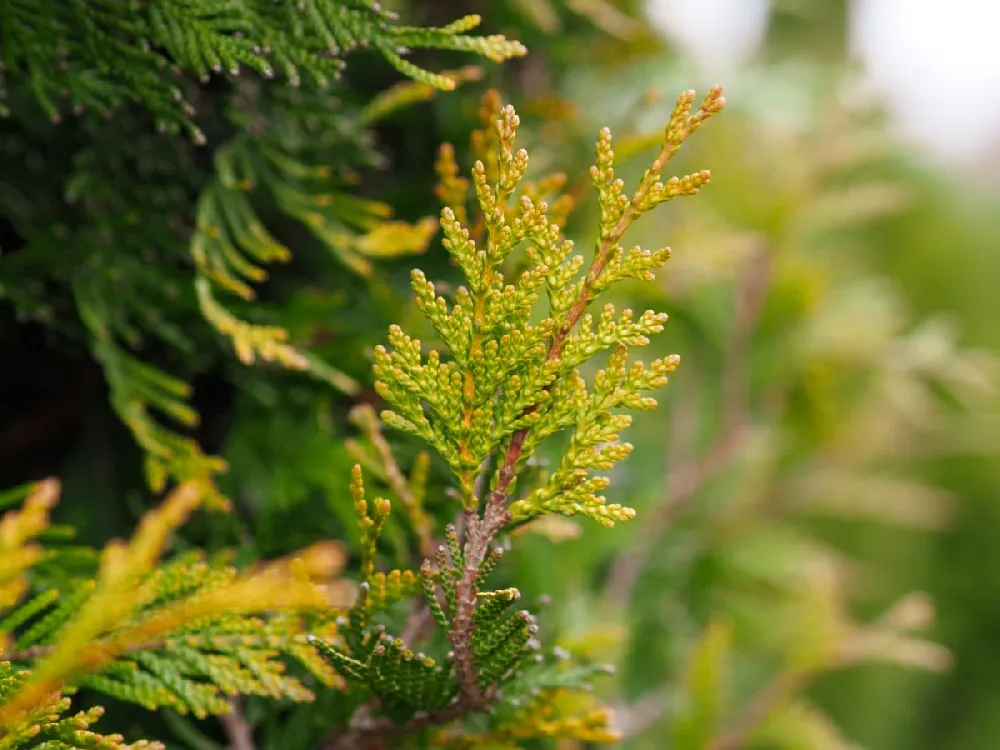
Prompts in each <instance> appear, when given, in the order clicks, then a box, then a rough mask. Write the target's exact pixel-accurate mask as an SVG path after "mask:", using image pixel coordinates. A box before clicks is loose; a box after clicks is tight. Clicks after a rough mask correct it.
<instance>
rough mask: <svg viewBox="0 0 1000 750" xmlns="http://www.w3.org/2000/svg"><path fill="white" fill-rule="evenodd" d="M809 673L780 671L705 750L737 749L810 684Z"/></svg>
mask: <svg viewBox="0 0 1000 750" xmlns="http://www.w3.org/2000/svg"><path fill="white" fill-rule="evenodd" d="M811 678H812V673H804V672H794V671H792V670H783V671H781V672H779V673H778V674H777V675H775V677H774V679H773V680H771V681H770V682H769V683H767V684H766V685H764V686H763V687H762V688H761V689H760V690H758V691H757V693H756V694H755V695H754V696H753V697H752V698H751V699H750V700H749V701H748V702H747V703H746V704H744V706H743V710H741V711H740V712H739V714H737V716H736V718H735V719H734V720H733V722H732V723H731V724H730V725H729V727H728V728H727V729H725V730H723V731H722V732H721V733H719V734H718V735H716V736H715V737H713V738H712V739H711V740H710V741H709V743H708V744H707V745H706V746H705V750H739V748H741V747H743V745H744V744H746V741H747V740H748V739H749V738H750V735H751V734H753V732H754V730H755V729H757V727H759V726H760V725H761V723H762V722H763V721H764V720H765V719H767V717H768V716H770V715H771V713H772V712H773V711H774V710H775V709H776V708H777V707H778V706H779V705H781V703H782V702H783V701H785V700H786V699H787V698H788V696H790V695H792V694H794V693H796V692H797V691H799V690H801V689H802V688H803V687H805V685H807V684H808V683H809V681H810V680H811Z"/></svg>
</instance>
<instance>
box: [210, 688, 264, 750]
mask: <svg viewBox="0 0 1000 750" xmlns="http://www.w3.org/2000/svg"><path fill="white" fill-rule="evenodd" d="M228 702H229V706H230V712H229V713H228V714H220V715H219V723H220V724H222V728H223V730H224V731H225V733H226V737H227V738H228V740H229V744H228V745H226V747H227V748H228V749H229V750H257V746H256V745H255V744H254V741H253V727H251V726H250V722H248V721H247V718H246V716H244V715H243V701H242V700H241V699H240V697H239V696H238V695H234V696H232V697H231V698H229V701H228Z"/></svg>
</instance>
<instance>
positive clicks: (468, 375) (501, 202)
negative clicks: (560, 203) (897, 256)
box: [320, 87, 724, 747]
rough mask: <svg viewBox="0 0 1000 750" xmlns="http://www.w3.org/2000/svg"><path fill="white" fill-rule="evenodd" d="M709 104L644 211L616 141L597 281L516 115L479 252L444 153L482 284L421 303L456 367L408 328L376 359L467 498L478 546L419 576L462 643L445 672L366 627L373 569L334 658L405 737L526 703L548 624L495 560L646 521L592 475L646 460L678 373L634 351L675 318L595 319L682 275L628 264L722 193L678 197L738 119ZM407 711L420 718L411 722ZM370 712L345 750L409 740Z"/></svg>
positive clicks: (403, 413) (661, 162) (485, 180)
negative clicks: (591, 530)
mask: <svg viewBox="0 0 1000 750" xmlns="http://www.w3.org/2000/svg"><path fill="white" fill-rule="evenodd" d="M694 97H695V95H694V92H686V93H685V94H683V95H682V96H681V97H680V99H679V100H678V102H677V105H676V107H675V110H674V113H673V115H672V117H671V119H670V122H669V124H668V126H667V128H666V130H665V133H664V141H663V146H662V148H661V150H660V153H659V154H658V156H657V157H656V159H655V160H654V162H653V163H652V165H651V166H650V167H649V169H647V170H646V172H645V174H644V175H643V177H642V179H641V181H640V183H639V185H638V187H637V188H636V190H635V191H634V192H633V193H632V194H631V195H627V194H626V193H625V186H624V183H623V181H622V180H621V179H619V178H617V177H616V176H615V173H614V152H613V150H612V142H611V134H610V132H609V131H608V130H607V129H604V130H602V131H601V133H600V135H599V137H598V140H597V145H596V157H597V158H596V164H595V166H594V167H592V169H591V181H592V183H593V185H594V187H595V188H596V190H597V193H598V197H599V201H600V212H601V228H600V236H599V239H598V241H597V242H596V243H595V244H596V247H595V250H594V254H593V256H592V258H591V259H590V262H589V265H587V264H586V259H585V258H584V256H582V255H578V254H574V245H573V243H572V242H571V241H570V240H568V239H566V238H565V237H564V236H563V233H562V230H561V227H560V225H559V224H558V223H555V222H554V221H553V220H552V218H551V217H550V215H549V205H548V204H547V203H546V202H545V201H543V200H541V199H540V198H535V197H532V195H529V194H526V193H529V192H535V191H534V190H530V191H529V190H528V189H525V190H522V192H521V194H520V196H518V188H519V187H520V186H521V185H522V183H523V179H524V175H525V171H526V169H527V166H528V154H527V152H526V151H525V150H524V149H515V136H516V133H517V129H518V125H519V119H518V116H517V115H516V113H515V112H514V109H513V108H512V107H510V106H507V107H503V108H502V109H500V110H499V118H498V119H497V120H496V122H495V141H496V144H497V153H496V163H495V165H494V167H495V168H492V169H491V168H489V167H487V165H486V163H484V161H482V160H480V161H477V162H476V164H475V165H474V167H473V169H472V180H471V186H472V189H473V191H474V194H475V198H476V201H477V203H478V206H479V209H480V211H481V213H482V220H481V225H480V226H481V227H482V230H483V231H482V232H476V235H477V237H476V238H475V239H474V237H473V234H474V232H473V229H472V228H470V227H469V226H468V225H467V224H466V223H465V222H464V221H462V220H460V218H459V217H463V218H464V214H465V211H464V208H463V207H462V206H461V203H462V198H463V196H464V193H465V189H466V187H467V184H466V183H464V182H463V181H461V180H458V178H457V176H456V175H457V170H456V169H455V167H454V162H453V159H452V158H451V156H450V155H451V154H452V153H453V152H451V151H447V150H444V151H442V161H441V162H440V164H439V169H440V171H441V172H442V174H443V175H444V177H445V178H447V180H446V185H445V187H444V188H443V189H442V190H441V191H440V194H441V195H442V197H446V198H447V199H448V200H449V202H452V203H454V204H455V207H452V206H449V207H446V208H445V209H444V210H443V211H442V214H441V228H442V230H443V233H444V246H445V248H446V249H447V250H448V252H449V253H450V254H451V256H452V258H453V259H454V261H455V262H456V264H457V265H458V266H459V268H460V269H461V271H462V273H463V275H464V276H465V282H466V283H465V285H464V286H461V287H459V288H458V289H457V291H456V292H455V293H454V297H453V299H451V300H448V299H445V298H444V297H443V296H440V295H439V294H438V292H437V289H436V288H435V286H434V284H433V283H432V282H431V281H429V280H428V279H427V278H426V277H425V276H424V274H423V273H422V272H420V271H419V270H415V271H414V272H413V274H412V287H413V290H414V293H415V295H416V301H417V305H418V306H419V308H420V310H421V311H422V312H423V314H424V315H425V316H426V317H427V318H428V320H429V321H430V322H431V323H432V325H433V326H434V328H435V330H436V331H437V333H438V335H439V336H440V337H441V340H442V342H443V344H444V346H445V347H446V349H447V353H448V355H449V356H447V357H446V356H444V355H442V354H441V353H440V352H439V351H438V350H437V349H431V350H430V351H429V353H427V354H426V355H425V353H424V347H423V344H422V342H421V341H419V340H417V339H414V338H412V337H411V336H409V335H408V334H407V333H405V332H404V331H403V329H402V328H401V327H399V326H392V327H391V328H390V331H389V342H388V343H389V346H388V347H385V346H379V347H377V348H376V350H375V366H374V372H375V377H376V390H377V391H378V393H379V395H381V396H382V398H383V399H385V401H386V403H387V405H388V406H389V407H390V408H389V409H386V410H385V411H383V412H382V418H383V420H384V421H385V422H386V424H388V425H389V426H391V427H394V428H396V429H399V430H402V431H404V432H408V433H410V434H413V435H416V436H417V437H419V438H421V439H423V440H425V441H427V442H428V443H429V444H430V445H431V447H433V448H434V450H435V451H437V453H438V454H439V455H440V456H441V457H442V458H443V459H444V460H445V462H447V464H448V466H449V467H450V468H451V471H452V472H453V474H454V475H455V477H456V480H457V482H458V485H459V495H460V497H461V502H462V506H463V512H464V530H463V536H462V538H461V540H460V539H459V537H458V535H457V533H456V532H455V530H454V528H449V529H448V531H447V533H446V542H447V543H446V544H444V545H441V546H440V547H439V548H438V550H437V552H436V553H435V554H434V560H433V561H432V560H425V561H424V563H423V565H422V567H421V569H420V575H419V588H420V590H421V591H422V593H423V596H424V599H425V601H426V604H427V608H428V610H429V613H430V616H431V617H432V618H433V620H434V621H435V622H436V623H437V624H438V625H439V626H440V627H442V628H444V629H446V631H447V638H448V641H449V643H450V646H451V651H450V652H449V654H448V660H447V661H448V663H447V665H446V668H442V666H441V665H435V666H434V667H433V668H431V667H429V666H427V665H426V662H424V661H423V660H422V659H421V658H420V655H417V656H414V655H413V654H412V652H411V651H409V650H408V649H407V646H406V644H405V643H403V642H402V641H401V640H400V639H397V638H393V637H392V636H390V635H387V634H385V633H384V631H383V630H381V629H380V626H379V628H376V629H370V628H368V627H367V624H368V623H369V622H370V617H371V612H372V605H371V601H372V591H373V590H372V589H371V587H370V579H371V575H372V573H371V570H370V567H367V566H368V565H369V563H367V562H366V563H365V565H366V573H365V575H366V579H365V583H364V584H363V586H364V588H363V590H362V594H361V596H360V597H359V599H358V602H357V603H356V604H355V605H354V607H353V608H352V611H351V615H350V616H349V618H348V619H347V620H346V621H345V625H347V631H346V632H345V635H344V638H345V642H344V643H343V644H341V645H336V644H334V645H328V644H321V645H320V647H321V648H322V649H323V650H324V653H327V656H328V658H329V659H330V660H331V663H332V664H334V665H336V666H337V667H338V668H339V669H341V670H343V671H345V673H348V674H350V675H351V676H353V677H354V678H355V679H357V680H361V681H362V682H365V683H366V684H367V685H368V686H369V687H370V688H371V689H372V690H373V691H374V693H375V694H376V695H377V696H378V697H379V699H380V704H381V707H382V709H383V710H384V711H385V712H386V713H387V715H388V717H389V718H393V717H395V718H396V719H399V720H403V721H404V724H403V725H402V728H409V729H418V728H420V727H424V726H428V725H431V724H436V723H443V722H446V721H449V720H451V719H454V718H456V717H458V716H460V715H462V714H464V713H467V712H474V711H477V710H481V709H484V708H487V707H490V706H491V705H492V704H494V703H496V702H497V701H498V700H501V696H502V695H503V694H504V692H505V691H507V689H508V687H510V685H515V686H516V684H517V682H518V677H519V676H520V670H521V668H522V667H523V666H524V665H527V664H530V663H534V662H536V661H538V660H540V659H542V657H541V655H540V654H538V653H537V650H538V648H539V645H540V644H539V642H538V640H537V639H536V638H535V635H536V634H537V632H538V626H537V624H536V623H535V619H534V617H533V615H531V614H530V613H529V612H528V611H527V610H519V611H517V612H513V613H510V610H511V607H512V605H513V604H514V602H516V601H517V599H518V598H519V593H518V592H517V590H516V589H501V590H497V591H485V590H483V585H484V584H485V579H486V577H487V576H488V575H489V573H490V572H491V571H492V570H493V569H494V568H495V567H496V565H497V563H498V562H499V559H500V553H501V550H500V549H499V548H497V549H494V550H492V551H491V545H492V542H493V540H494V539H495V538H496V536H497V535H498V534H499V533H501V532H502V531H503V530H504V529H505V528H511V527H513V526H514V525H516V524H518V523H521V522H524V521H526V520H529V519H531V518H534V517H536V516H540V515H543V514H546V513H560V514H564V515H577V514H581V515H586V516H589V517H590V518H592V519H594V520H595V521H597V522H598V523H600V524H602V525H605V526H613V525H614V523H615V522H616V521H622V520H627V519H630V518H632V517H633V515H634V511H632V510H631V509H629V508H625V507H622V506H620V505H617V504H608V503H607V502H606V501H605V498H604V497H602V496H601V495H599V494H598V493H599V492H601V491H602V490H603V489H604V488H605V487H606V486H607V485H608V480H607V478H606V477H603V476H594V475H592V472H594V471H606V470H608V469H610V468H611V467H612V466H613V464H614V463H615V462H617V461H619V460H621V459H623V458H625V457H626V456H627V455H628V454H629V452H630V451H631V449H632V446H631V445H629V444H628V443H623V442H620V440H619V436H620V433H621V431H622V430H623V429H624V428H626V427H627V426H628V425H629V422H630V418H629V416H628V415H627V414H624V413H622V412H623V411H627V410H637V409H651V408H653V407H654V406H655V405H656V402H655V400H654V399H653V398H651V397H649V396H646V395H643V394H644V392H645V391H649V390H652V389H655V388H659V387H662V386H663V385H665V384H666V382H667V376H668V374H669V373H670V372H671V371H673V369H674V368H675V367H676V366H677V364H678V361H679V359H678V357H676V356H669V357H665V358H663V359H658V360H655V361H654V362H652V363H651V364H650V365H648V366H647V365H644V364H642V363H641V362H635V363H633V364H631V365H630V364H628V361H627V360H628V352H629V349H630V348H632V347H640V346H644V345H646V344H648V343H649V336H651V335H652V334H655V333H658V332H659V331H660V330H661V329H662V327H663V324H664V323H665V322H666V316H665V315H663V314H660V313H655V312H653V311H646V312H644V313H642V314H641V315H636V314H635V313H633V312H632V311H631V310H623V311H621V312H618V311H616V310H615V308H614V306H612V305H610V304H609V305H605V307H604V308H603V310H602V311H601V312H600V314H599V315H597V316H596V319H595V316H594V315H593V314H592V313H590V312H588V309H589V308H590V306H591V305H592V303H593V302H594V301H595V300H596V299H597V298H598V297H599V296H600V295H601V294H602V293H603V292H605V291H606V290H607V289H609V288H610V287H611V286H612V285H613V284H615V283H617V282H619V281H622V280H624V279H629V278H631V279H639V280H644V281H649V280H651V279H652V278H653V273H654V271H655V270H656V269H658V268H659V267H660V266H662V265H663V263H664V262H665V261H666V260H667V258H668V257H669V249H666V248H664V249H661V250H658V251H655V252H649V251H645V250H642V249H640V248H638V247H636V248H632V249H630V250H628V251H626V250H625V248H624V246H623V245H622V240H623V237H624V235H625V233H626V231H627V230H628V228H629V226H630V225H631V224H632V222H633V221H634V220H635V219H636V218H637V217H639V216H640V215H641V214H643V213H645V212H646V211H649V210H651V209H653V208H655V207H656V206H657V205H659V204H661V203H664V202H666V201H669V200H672V199H673V198H677V197H680V196H686V195H695V194H697V193H698V191H699V190H700V188H701V187H702V186H703V185H705V184H706V183H707V182H708V180H709V176H710V175H709V173H708V172H707V171H702V172H697V173H695V174H692V175H686V176H683V177H671V178H668V179H666V180H664V179H663V173H664V170H665V169H666V167H667V165H668V164H669V163H670V160H671V159H672V157H673V156H674V155H675V154H676V153H677V151H678V149H679V148H680V147H681V145H682V144H683V142H684V141H685V140H686V139H687V137H688V136H689V135H690V134H691V133H693V132H694V131H695V130H696V129H697V128H699V127H700V126H701V125H702V124H703V123H704V122H705V121H706V120H707V119H708V118H710V117H711V116H712V115H714V114H715V113H717V112H718V111H720V110H721V109H722V107H723V105H724V100H723V98H722V91H721V88H719V87H715V88H713V89H712V90H711V91H710V92H709V94H708V95H707V96H706V97H705V99H704V101H703V102H702V104H701V105H700V107H698V108H697V109H695V108H694V101H695V98H694ZM491 178H492V179H491ZM519 248H524V250H525V256H526V259H527V267H526V269H525V270H522V271H520V273H519V275H518V276H517V278H515V279H509V278H508V276H507V275H506V273H507V271H506V269H507V268H508V267H509V265H510V264H509V260H510V259H511V257H512V254H513V253H514V252H515V251H516V250H517V249H519ZM585 265H587V268H586V270H585V271H584V266H585ZM543 296H544V298H545V302H542V301H541V300H542V299H543ZM540 305H547V314H545V315H543V316H542V318H541V319H540V320H537V314H536V313H537V311H538V307H539V306H540ZM536 320H537V322H533V321H536ZM605 351H608V352H610V354H609V359H608V364H607V366H606V367H605V368H604V369H602V370H600V371H598V372H597V373H596V374H595V376H594V378H593V382H592V383H590V384H588V383H587V382H586V380H585V379H584V378H583V376H582V375H581V374H580V373H579V369H578V368H579V367H580V366H581V365H583V364H585V363H586V362H588V361H590V360H591V359H592V358H594V357H595V356H597V355H598V354H600V353H602V352H605ZM561 431H569V433H570V440H569V445H568V447H567V449H566V451H565V452H564V454H563V455H562V457H561V459H560V460H559V462H558V464H557V466H556V467H555V470H554V471H552V472H551V473H550V475H549V476H548V477H546V478H544V479H543V480H542V481H541V482H540V483H538V484H537V486H534V487H518V484H517V482H518V478H519V477H520V476H522V475H523V473H524V470H525V468H526V467H527V465H528V463H529V461H531V460H532V458H533V457H534V456H535V454H536V452H537V451H538V450H539V448H540V446H541V445H542V444H543V442H544V441H545V440H546V439H547V438H549V437H551V436H552V435H554V434H555V433H557V432H561ZM360 481H361V480H360V468H356V469H355V474H354V479H353V481H352V488H353V489H352V491H353V492H354V493H355V498H356V504H357V505H358V510H359V516H361V517H362V519H363V520H362V527H363V529H371V530H372V532H374V533H375V534H377V533H378V529H379V528H380V526H379V525H378V523H377V521H373V520H372V519H369V518H368V516H367V510H366V505H365V501H364V499H363V497H362V495H361V494H360V493H361V492H362V490H360V486H361V485H360ZM481 488H482V489H481ZM518 491H519V492H518ZM377 517H378V513H376V518H377ZM373 524H374V525H373ZM362 536H363V539H364V540H366V541H364V542H363V544H364V547H365V549H368V548H369V545H371V544H372V543H373V541H374V537H371V536H370V535H369V532H366V531H363V532H362ZM365 560H366V561H368V560H370V557H369V555H368V553H367V552H366V553H365ZM408 670H409V671H408ZM412 670H416V671H415V672H413V671H412ZM421 670H424V671H423V672H422V671H421ZM411 672H412V675H411ZM420 674H423V675H424V676H423V677H421V676H420ZM413 685H417V686H418V687H417V688H416V692H413V690H414V688H413ZM515 692H516V690H515ZM432 696H433V697H432ZM518 700H520V699H518ZM404 705H405V706H409V708H406V709H405V710H403V711H402V712H400V710H399V709H400V708H401V707H403V706H404ZM418 706H420V710H417V707H418ZM369 708H370V707H366V709H365V716H364V717H356V719H357V720H356V721H355V722H354V726H353V728H352V729H351V730H350V731H349V732H348V734H346V735H339V736H338V738H337V739H338V741H339V742H340V743H341V744H339V745H337V746H341V747H352V746H363V744H364V737H366V736H373V735H379V734H382V735H383V736H385V734H386V733H387V732H388V733H392V732H396V731H400V728H401V727H400V725H399V724H398V723H389V724H386V723H385V722H384V720H378V719H373V718H372V717H371V715H370V711H369V710H368V709H369ZM580 721H581V722H582V723H581V724H579V725H574V726H579V727H580V730H579V731H581V732H583V733H584V734H583V735H581V736H591V737H597V736H598V735H599V734H600V731H599V729H598V728H595V726H594V725H593V723H592V721H591V720H584V719H581V720H580ZM598 724H601V722H600V721H598ZM601 726H603V724H601ZM583 727H588V728H587V729H586V730H584V729H583ZM329 746H330V747H333V746H334V744H333V743H332V742H331V744H330V745H329Z"/></svg>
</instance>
